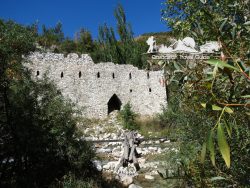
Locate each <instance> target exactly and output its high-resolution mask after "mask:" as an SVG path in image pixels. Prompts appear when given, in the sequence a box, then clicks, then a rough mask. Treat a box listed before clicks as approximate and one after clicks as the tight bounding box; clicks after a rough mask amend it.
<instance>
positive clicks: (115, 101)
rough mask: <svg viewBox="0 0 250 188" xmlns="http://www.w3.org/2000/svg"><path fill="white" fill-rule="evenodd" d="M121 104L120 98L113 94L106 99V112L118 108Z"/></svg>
mask: <svg viewBox="0 0 250 188" xmlns="http://www.w3.org/2000/svg"><path fill="white" fill-rule="evenodd" d="M121 105H122V102H121V100H120V99H119V98H118V97H117V95H116V94H114V95H113V96H112V97H111V98H110V99H109V101H108V114H110V113H111V112H113V111H114V110H120V109H121Z"/></svg>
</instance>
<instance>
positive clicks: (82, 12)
mask: <svg viewBox="0 0 250 188" xmlns="http://www.w3.org/2000/svg"><path fill="white" fill-rule="evenodd" d="M119 2H120V3H121V4H122V5H123V7H124V9H125V13H126V16H127V20H128V21H129V23H131V25H132V29H133V31H134V34H135V36H138V35H140V34H143V33H147V32H161V31H167V30H168V28H167V27H166V25H165V24H164V23H162V22H161V12H160V10H161V9H162V8H163V6H162V3H163V2H164V0H70V1H68V0H0V18H2V19H12V20H15V21H16V22H18V23H21V24H26V25H28V24H32V23H34V22H36V21H38V22H39V25H40V26H41V25H42V24H45V25H46V26H48V27H51V26H54V25H55V24H56V23H57V22H58V21H60V22H62V24H63V31H64V33H65V35H66V36H69V37H73V36H74V33H75V32H76V31H78V30H79V28H80V27H83V28H87V29H88V30H89V31H90V32H91V33H92V35H93V37H94V38H96V37H97V35H98V26H99V25H102V24H103V23H107V24H108V25H109V26H115V18H114V8H115V7H116V5H117V4H118V3H119Z"/></svg>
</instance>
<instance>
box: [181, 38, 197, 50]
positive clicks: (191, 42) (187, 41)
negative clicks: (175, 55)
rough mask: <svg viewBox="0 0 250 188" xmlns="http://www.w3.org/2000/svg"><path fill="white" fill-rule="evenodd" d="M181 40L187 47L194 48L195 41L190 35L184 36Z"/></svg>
mask: <svg viewBox="0 0 250 188" xmlns="http://www.w3.org/2000/svg"><path fill="white" fill-rule="evenodd" d="M182 42H183V43H184V44H185V45H186V46H188V47H191V48H195V41H194V39H193V38H191V37H185V38H184V39H183V40H182Z"/></svg>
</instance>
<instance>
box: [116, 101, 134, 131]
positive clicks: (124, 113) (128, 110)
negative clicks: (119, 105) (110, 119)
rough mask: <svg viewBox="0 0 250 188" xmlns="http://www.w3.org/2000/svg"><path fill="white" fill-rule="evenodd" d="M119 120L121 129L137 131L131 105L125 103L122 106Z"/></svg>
mask: <svg viewBox="0 0 250 188" xmlns="http://www.w3.org/2000/svg"><path fill="white" fill-rule="evenodd" d="M120 118H121V120H122V123H123V127H124V128H125V129H129V130H136V129H138V125H137V124H136V121H135V118H136V114H135V112H133V110H132V107H131V104H130V103H127V104H126V105H124V107H123V109H122V110H121V111H120Z"/></svg>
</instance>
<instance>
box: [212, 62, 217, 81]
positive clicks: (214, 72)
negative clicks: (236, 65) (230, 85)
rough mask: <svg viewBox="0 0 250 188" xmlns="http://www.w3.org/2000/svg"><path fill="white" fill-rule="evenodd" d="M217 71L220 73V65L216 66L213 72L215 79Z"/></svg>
mask: <svg viewBox="0 0 250 188" xmlns="http://www.w3.org/2000/svg"><path fill="white" fill-rule="evenodd" d="M217 71H218V64H215V66H214V70H213V78H215V76H216V73H217Z"/></svg>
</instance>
